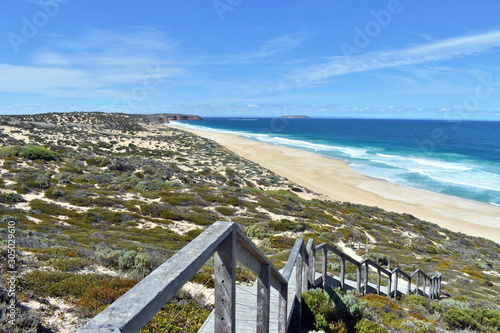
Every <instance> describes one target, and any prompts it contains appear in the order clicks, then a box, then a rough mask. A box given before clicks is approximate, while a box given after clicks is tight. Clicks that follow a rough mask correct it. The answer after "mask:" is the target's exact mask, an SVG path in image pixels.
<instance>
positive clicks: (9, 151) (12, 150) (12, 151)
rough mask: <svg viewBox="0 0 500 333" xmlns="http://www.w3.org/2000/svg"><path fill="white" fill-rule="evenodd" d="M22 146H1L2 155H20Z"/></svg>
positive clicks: (0, 155)
mask: <svg viewBox="0 0 500 333" xmlns="http://www.w3.org/2000/svg"><path fill="white" fill-rule="evenodd" d="M20 150H21V147H19V146H9V147H1V148H0V157H15V156H18V155H19V151H20Z"/></svg>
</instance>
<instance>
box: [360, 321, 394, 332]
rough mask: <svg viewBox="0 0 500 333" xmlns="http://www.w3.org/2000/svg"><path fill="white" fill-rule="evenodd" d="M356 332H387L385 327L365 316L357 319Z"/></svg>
mask: <svg viewBox="0 0 500 333" xmlns="http://www.w3.org/2000/svg"><path fill="white" fill-rule="evenodd" d="M355 327H356V332H358V333H387V330H386V329H385V328H382V327H381V326H380V325H379V324H377V323H376V322H374V321H369V320H367V319H365V318H363V319H361V320H360V321H358V323H357V324H356V326H355Z"/></svg>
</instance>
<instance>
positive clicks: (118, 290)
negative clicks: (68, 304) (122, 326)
mask: <svg viewBox="0 0 500 333" xmlns="http://www.w3.org/2000/svg"><path fill="white" fill-rule="evenodd" d="M136 283H137V280H135V279H120V278H107V279H104V280H102V281H101V282H100V283H99V285H97V286H94V287H91V288H90V289H89V290H88V291H87V292H86V293H85V294H84V295H83V296H82V298H81V299H80V300H79V301H78V302H77V305H78V306H79V307H80V310H81V311H82V312H83V315H84V316H88V317H91V316H93V315H95V314H97V313H98V312H99V311H100V310H101V309H103V307H105V306H106V305H108V304H111V303H113V302H114V301H115V300H117V299H118V297H120V296H121V295H123V294H124V293H126V292H127V291H128V290H129V289H130V288H132V287H133V286H134V285H135V284H136Z"/></svg>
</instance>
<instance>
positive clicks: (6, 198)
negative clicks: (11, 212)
mask: <svg viewBox="0 0 500 333" xmlns="http://www.w3.org/2000/svg"><path fill="white" fill-rule="evenodd" d="M0 202H4V203H16V202H26V200H25V199H24V198H23V196H22V195H20V194H17V193H2V194H0Z"/></svg>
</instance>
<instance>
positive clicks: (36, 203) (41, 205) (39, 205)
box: [29, 199, 72, 216]
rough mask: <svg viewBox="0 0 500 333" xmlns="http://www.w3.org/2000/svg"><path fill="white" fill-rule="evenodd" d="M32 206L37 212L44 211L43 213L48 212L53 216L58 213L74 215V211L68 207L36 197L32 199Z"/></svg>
mask: <svg viewBox="0 0 500 333" xmlns="http://www.w3.org/2000/svg"><path fill="white" fill-rule="evenodd" d="M29 205H30V208H31V209H32V210H34V211H35V212H38V211H40V212H42V213H43V214H48V215H52V216H57V215H72V212H71V211H70V210H68V209H66V208H63V207H61V206H59V205H56V204H53V203H48V202H45V201H43V200H39V199H34V200H31V201H30V203H29Z"/></svg>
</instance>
